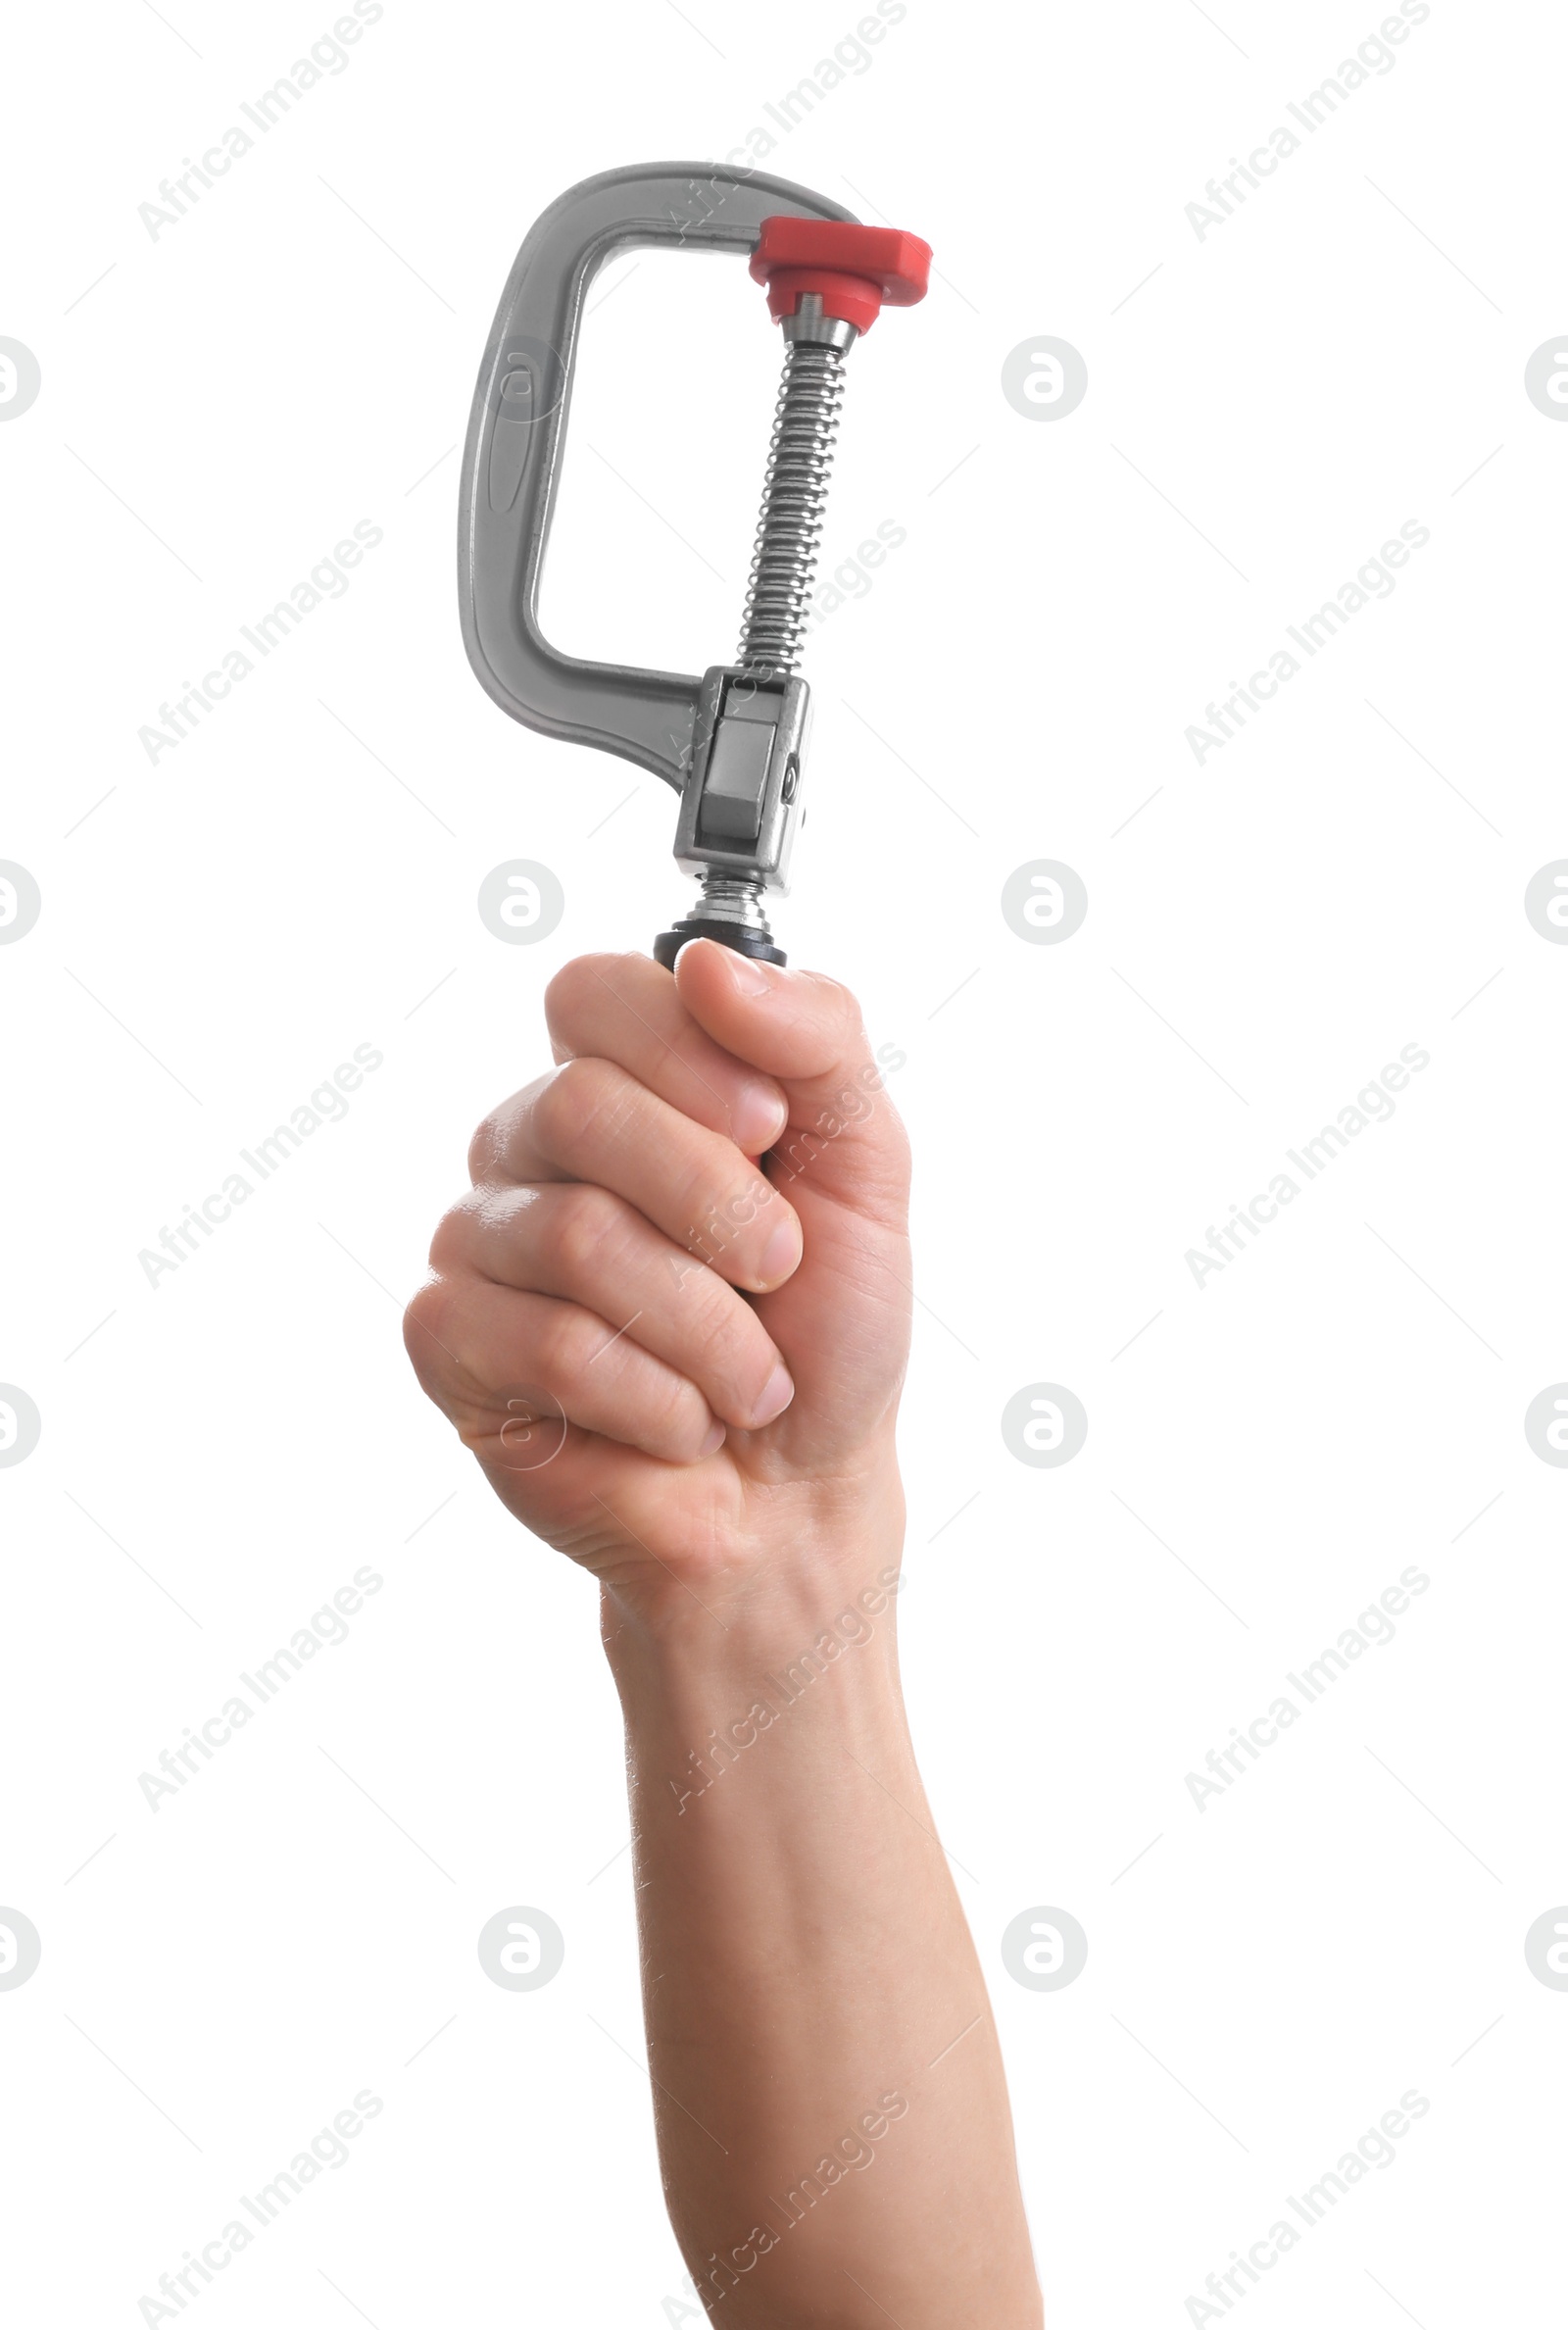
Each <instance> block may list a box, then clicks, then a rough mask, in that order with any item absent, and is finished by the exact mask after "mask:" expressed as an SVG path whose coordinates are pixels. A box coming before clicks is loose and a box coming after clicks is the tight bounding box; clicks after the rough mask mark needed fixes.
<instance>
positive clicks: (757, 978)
mask: <svg viewBox="0 0 1568 2330" xmlns="http://www.w3.org/2000/svg"><path fill="white" fill-rule="evenodd" d="M729 974H730V977H731V978H732V979H733V980H734V982H735V985H736V988H737V989H738V991H739V992H740V993H741V994H742V995H744V996H747V997H749V998H750V999H751V1000H752V1001H753V1002H755V1001H756V1000H757V998H758V997H759V996H760V995H772V994H774V993H775V992H776V990H777V988H778V986H779V984H780V982H781V981H782V980H783V979H785V978H786V977H787V976H788V973H787V972H786V971H785V969H784V967H783V965H782V964H778V963H764V962H763V961H762V960H761V958H760V956H757V955H740V954H736V953H734V952H731V954H730V959H729Z"/></svg>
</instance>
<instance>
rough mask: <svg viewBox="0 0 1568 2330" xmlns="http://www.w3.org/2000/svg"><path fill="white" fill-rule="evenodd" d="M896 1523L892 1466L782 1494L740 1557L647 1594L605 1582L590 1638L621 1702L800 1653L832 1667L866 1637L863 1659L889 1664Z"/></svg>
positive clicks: (899, 1532) (642, 1588)
mask: <svg viewBox="0 0 1568 2330" xmlns="http://www.w3.org/2000/svg"><path fill="white" fill-rule="evenodd" d="M904 1518H905V1513H904V1496H903V1490H902V1486H901V1484H900V1481H899V1477H898V1473H897V1470H896V1468H894V1467H889V1468H888V1469H887V1471H886V1472H885V1473H883V1474H882V1475H881V1476H880V1477H879V1478H877V1479H876V1480H875V1481H874V1482H860V1483H857V1484H855V1485H853V1486H850V1485H847V1484H840V1485H839V1486H838V1487H837V1488H835V1487H833V1486H832V1485H824V1484H823V1483H821V1482H816V1483H813V1484H811V1487H810V1492H809V1496H807V1495H803V1494H800V1493H798V1491H797V1490H795V1489H791V1488H781V1489H780V1490H778V1491H777V1492H776V1493H775V1495H774V1497H773V1499H772V1500H771V1506H770V1511H769V1514H768V1525H767V1527H766V1530H765V1533H763V1534H762V1535H760V1538H759V1541H758V1542H757V1543H756V1544H755V1545H754V1546H750V1547H748V1548H747V1550H746V1556H745V1559H744V1560H743V1561H742V1562H733V1561H730V1562H724V1563H723V1564H721V1565H711V1566H710V1565H707V1564H702V1563H697V1562H693V1563H690V1564H682V1566H681V1570H680V1573H679V1574H678V1575H677V1574H676V1573H675V1571H674V1570H671V1571H670V1572H669V1573H668V1575H667V1576H666V1577H664V1578H662V1579H661V1580H660V1582H659V1584H658V1585H657V1587H655V1588H653V1589H650V1588H648V1587H647V1586H646V1585H643V1584H639V1585H638V1586H636V1587H635V1588H630V1589H628V1588H626V1587H624V1586H617V1585H606V1586H605V1588H604V1589H603V1593H602V1596H601V1633H602V1636H603V1640H604V1645H605V1652H606V1656H607V1658H608V1660H609V1661H610V1667H611V1671H612V1674H613V1676H614V1679H615V1682H616V1685H617V1687H618V1688H619V1689H620V1691H621V1694H622V1697H623V1698H624V1697H625V1695H626V1692H627V1690H628V1689H630V1688H636V1687H639V1686H643V1685H648V1686H654V1687H660V1688H667V1687H669V1686H670V1685H671V1684H672V1683H673V1682H674V1680H675V1679H676V1678H677V1677H680V1676H685V1675H690V1676H692V1677H694V1678H696V1677H711V1678H712V1680H713V1681H714V1683H715V1684H716V1683H717V1682H718V1681H719V1680H720V1679H721V1678H723V1677H724V1676H726V1675H730V1676H735V1677H737V1678H741V1677H744V1676H745V1675H747V1674H750V1673H760V1671H762V1670H763V1669H767V1668H773V1669H776V1670H778V1671H780V1672H783V1671H786V1670H787V1669H788V1667H789V1666H790V1665H791V1663H792V1662H793V1661H796V1660H797V1659H798V1658H800V1657H803V1656H805V1655H807V1654H811V1655H812V1656H814V1657H815V1659H816V1660H817V1661H818V1662H819V1663H820V1662H822V1661H826V1662H827V1663H829V1664H831V1663H834V1662H835V1661H837V1660H838V1659H839V1658H841V1657H842V1656H843V1654H844V1653H845V1652H846V1651H847V1650H854V1651H856V1652H859V1651H861V1650H862V1649H864V1648H866V1647H868V1646H869V1645H870V1644H872V1643H873V1642H874V1643H878V1644H880V1645H881V1652H880V1654H879V1657H878V1659H876V1660H872V1661H865V1663H867V1664H878V1663H880V1662H881V1659H882V1658H886V1659H887V1660H888V1661H891V1660H892V1654H893V1646H894V1611H895V1606H896V1597H897V1594H898V1590H899V1583H900V1562H901V1556H902V1552H903V1543H904Z"/></svg>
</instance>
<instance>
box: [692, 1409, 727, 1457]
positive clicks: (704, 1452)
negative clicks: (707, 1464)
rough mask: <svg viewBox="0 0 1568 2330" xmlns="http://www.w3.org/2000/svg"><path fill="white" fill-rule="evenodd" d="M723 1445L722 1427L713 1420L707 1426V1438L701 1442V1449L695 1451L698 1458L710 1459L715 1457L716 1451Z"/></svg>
mask: <svg viewBox="0 0 1568 2330" xmlns="http://www.w3.org/2000/svg"><path fill="white" fill-rule="evenodd" d="M723 1445H724V1427H723V1425H722V1424H721V1423H719V1422H718V1421H717V1420H716V1418H715V1420H714V1421H713V1422H712V1423H711V1425H710V1426H709V1431H708V1437H707V1439H706V1440H705V1441H704V1442H703V1445H702V1447H701V1448H700V1449H699V1450H698V1451H697V1454H698V1455H699V1457H711V1456H713V1455H715V1454H716V1453H717V1451H718V1450H719V1449H721V1448H722V1447H723Z"/></svg>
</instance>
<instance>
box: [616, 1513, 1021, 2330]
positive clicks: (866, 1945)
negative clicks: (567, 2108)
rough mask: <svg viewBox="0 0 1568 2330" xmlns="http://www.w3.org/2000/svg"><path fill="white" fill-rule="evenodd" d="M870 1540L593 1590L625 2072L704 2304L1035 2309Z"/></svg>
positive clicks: (888, 1568)
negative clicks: (643, 1599) (618, 1792)
mask: <svg viewBox="0 0 1568 2330" xmlns="http://www.w3.org/2000/svg"><path fill="white" fill-rule="evenodd" d="M897 1562H898V1544H897V1533H896V1531H895V1530H894V1529H893V1528H892V1527H878V1528H876V1529H872V1530H865V1529H863V1528H862V1530H861V1531H860V1532H859V1533H858V1536H857V1539H856V1541H855V1542H854V1543H852V1544H850V1545H848V1546H840V1547H837V1548H824V1549H819V1550H817V1551H815V1552H811V1551H808V1553H807V1554H806V1555H804V1556H803V1554H802V1553H801V1552H800V1551H799V1550H797V1551H794V1552H792V1554H791V1556H790V1558H789V1561H788V1563H787V1566H784V1567H783V1574H782V1576H780V1575H779V1573H778V1572H777V1571H775V1572H774V1573H773V1575H772V1577H771V1578H770V1581H769V1586H768V1589H767V1591H766V1593H765V1596H764V1595H760V1594H754V1595H752V1596H750V1597H748V1598H747V1599H746V1600H745V1601H744V1602H742V1603H740V1604H733V1603H730V1602H727V1601H720V1600H719V1599H718V1598H717V1597H715V1598H714V1601H713V1603H712V1605H711V1611H712V1614H710V1611H708V1610H705V1609H704V1608H703V1607H702V1606H701V1605H700V1604H699V1603H698V1602H697V1601H696V1600H695V1598H687V1600H686V1604H685V1607H683V1608H682V1609H680V1610H679V1611H676V1612H674V1614H673V1615H671V1613H670V1612H669V1611H667V1610H666V1611H665V1613H664V1622H663V1623H662V1625H661V1626H660V1628H659V1629H658V1630H657V1631H656V1630H655V1629H653V1628H651V1627H650V1626H649V1625H648V1624H646V1623H645V1622H642V1621H641V1620H639V1619H638V1618H637V1617H636V1616H633V1615H628V1614H627V1613H626V1612H625V1611H623V1610H622V1608H621V1606H620V1605H619V1604H618V1603H617V1602H616V1601H615V1600H614V1599H613V1597H612V1596H608V1595H607V1608H606V1642H607V1647H608V1649H609V1653H610V1658H611V1663H612V1667H613V1671H614V1675H615V1679H616V1682H617V1685H618V1687H619V1690H620V1695H621V1699H622V1704H623V1707H624V1710H625V1716H626V1731H627V1747H628V1764H629V1776H630V1787H631V1798H632V1809H633V1829H634V1838H635V1853H636V1875H637V1899H638V1907H639V1917H640V1923H641V1933H642V1955H643V1973H644V1990H645V2004H646V2013H647V2025H648V2042H649V2055H650V2067H651V2070H652V2073H653V2077H654V2080H655V2091H654V2093H655V2108H656V2116H657V2120H658V2127H659V2141H660V2151H661V2156H662V2163H663V2171H664V2182H665V2189H666V2197H667V2200H668V2204H669V2207H670V2213H671V2216H672V2219H673V2221H674V2225H675V2230H676V2234H677V2238H678V2239H679V2240H680V2243H681V2246H682V2249H683V2251H684V2253H685V2256H686V2257H687V2261H688V2264H689V2265H690V2267H691V2270H692V2273H693V2276H694V2278H695V2279H696V2281H697V2284H698V2287H699V2289H700V2290H701V2291H702V2293H703V2296H704V2299H705V2302H706V2303H707V2305H709V2307H710V2309H711V2311H712V2312H713V2314H714V2315H715V2317H716V2318H717V2319H719V2320H721V2321H728V2322H731V2323H735V2324H738V2325H747V2324H758V2325H760V2324H763V2323H766V2324H767V2325H769V2330H786V2326H788V2325H793V2324H795V2323H797V2322H800V2323H807V2322H809V2323H812V2324H831V2325H842V2326H843V2330H851V2326H854V2330H859V2325H861V2324H865V2325H870V2324H872V2323H877V2324H883V2323H885V2322H886V2321H887V2319H888V2318H889V2317H890V2316H891V2317H892V2318H893V2319H895V2320H897V2321H898V2322H899V2323H900V2324H901V2325H902V2330H926V2326H927V2325H930V2326H932V2330H935V2326H936V2325H938V2324H941V2325H943V2326H944V2330H947V2326H949V2325H951V2324H952V2323H953V2322H954V2321H956V2320H963V2319H981V2318H983V2319H984V2320H985V2321H986V2322H987V2323H988V2325H993V2326H994V2330H1029V2326H1030V2325H1033V2324H1035V2323H1037V2322H1038V2320H1039V2298H1038V2293H1037V2290H1036V2285H1035V2278H1034V2271H1033V2264H1032V2260H1031V2257H1030V2252H1029V2242H1028V2236H1027V2232H1026V2230H1025V2225H1024V2219H1023V2211H1022V2205H1021V2201H1020V2197H1019V2194H1018V2188H1017V2179H1016V2172H1015V2169H1014V2165H1013V2155H1012V2140H1011V2125H1010V2119H1009V2114H1008V2108H1007V2098H1006V2090H1005V2082H1004V2078H1003V2072H1002V2065H1001V2059H1000V2056H999V2053H998V2048H997V2040H996V2034H995V2030H994V2028H993V2024H992V2020H991V2014H990V2008H989V2006H988V2003H987V1999H986V1994H985V1988H984V1985H983V1982H982V1980H981V1976H980V1971H979V1967H978V1964H977V1962H976V1959H975V1955H974V1950H973V1946H972V1944H971V1942H970V1939H969V1934H968V1930H967V1927H966V1926H965V1923H964V1919H963V1915H962V1911H961V1909H959V1906H958V1902H957V1898H956V1893H955V1890H954V1886H953V1882H952V1879H951V1876H950V1874H949V1871H948V1867H947V1862H946V1859H945V1857H944V1855H943V1852H942V1849H941V1847H940V1845H939V1844H938V1843H937V1841H936V1838H935V1835H934V1833H933V1824H932V1819H931V1814H930V1810H929V1809H928V1807H927V1805H926V1802H925V1798H924V1794H923V1792H922V1790H921V1786H920V1779H919V1774H918V1771H917V1769H916V1767H915V1762H914V1757H913V1752H912V1749H911V1746H910V1742H909V1735H908V1729H907V1722H906V1719H905V1714H904V1709H903V1703H902V1699H901V1696H900V1690H899V1681H898V1668H897V1658H896V1649H895V1628H894V1607H895V1606H894V1602H893V1599H892V1591H891V1589H892V1588H893V1587H894V1584H895V1581H896V1577H897Z"/></svg>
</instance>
